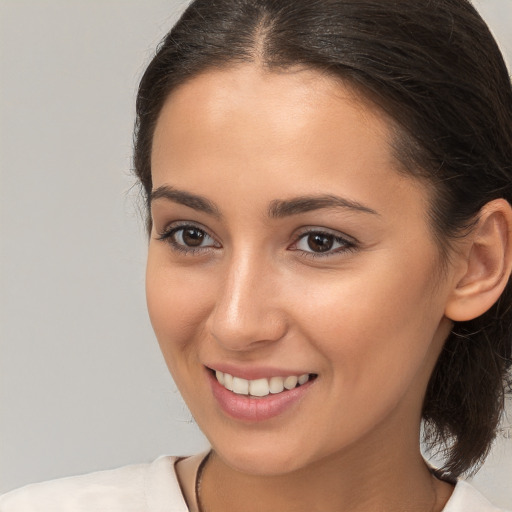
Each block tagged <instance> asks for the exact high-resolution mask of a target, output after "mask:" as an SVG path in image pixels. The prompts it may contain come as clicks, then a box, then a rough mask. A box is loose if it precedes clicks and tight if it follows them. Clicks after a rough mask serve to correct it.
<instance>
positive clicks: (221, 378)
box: [215, 370, 224, 386]
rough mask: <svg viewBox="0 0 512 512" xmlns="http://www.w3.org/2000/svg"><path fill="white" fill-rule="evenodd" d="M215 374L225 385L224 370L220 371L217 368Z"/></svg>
mask: <svg viewBox="0 0 512 512" xmlns="http://www.w3.org/2000/svg"><path fill="white" fill-rule="evenodd" d="M215 376H216V377H217V380H218V381H219V382H220V383H221V384H222V385H223V386H224V374H223V373H222V372H219V370H217V371H216V372H215Z"/></svg>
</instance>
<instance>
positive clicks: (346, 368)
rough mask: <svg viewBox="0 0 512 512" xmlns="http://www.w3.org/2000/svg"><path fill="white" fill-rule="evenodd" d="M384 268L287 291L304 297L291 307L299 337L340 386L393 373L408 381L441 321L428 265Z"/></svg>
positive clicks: (307, 283)
mask: <svg viewBox="0 0 512 512" xmlns="http://www.w3.org/2000/svg"><path fill="white" fill-rule="evenodd" d="M401 263H403V264H401ZM382 266H383V267H385V272H384V269H382V268H380V265H378V264H374V265H372V266H371V268H370V267H365V271H364V272H358V271H356V270H354V271H348V272H346V273H344V274H339V275H338V276H337V275H336V274H333V275H331V276H328V278H326V279H324V280H323V281H318V280H316V281H312V280H307V279H304V280H303V281H302V286H301V287H300V288H299V290H297V289H296V288H295V289H294V290H290V292H289V297H290V298H291V297H292V296H295V297H297V296H300V297H308V300H307V301H300V302H296V304H295V305H294V306H293V309H294V310H295V312H296V313H297V312H298V313H299V315H297V316H296V318H299V319H300V326H301V329H302V333H303V334H304V336H306V337H307V338H308V339H309V340H310V341H311V343H313V344H315V345H316V348H317V350H318V351H319V352H321V353H323V355H324V357H325V360H327V361H329V362H330V364H331V366H332V367H333V369H334V366H336V368H335V370H336V371H335V372H333V378H334V379H338V378H341V379H343V381H344V383H347V382H351V383H352V384H353V385H356V383H361V382H362V381H363V380H365V379H367V380H368V382H370V381H373V380H379V379H389V378H390V375H394V374H397V375H400V376H401V377H400V378H405V379H406V378H412V375H413V373H414V372H415V371H417V370H418V367H419V366H420V365H422V364H423V362H424V360H425V356H426V355H427V353H428V352H429V350H430V348H431V345H432V340H433V338H434V336H435V333H436V329H437V328H438V326H439V322H440V321H441V319H442V317H443V301H442V297H440V296H439V297H438V296H435V297H434V296H433V294H432V275H433V273H431V272H428V266H427V268H425V267H426V266H425V265H423V266H422V265H411V263H410V262H409V264H408V265H406V264H405V262H399V261H398V262H397V263H395V264H391V263H390V262H385V261H384V262H383V264H382ZM404 272H406V273H404ZM406 276H407V277H406ZM312 283H314V284H313V285H312ZM295 300H296V299H295ZM370 377H372V378H370Z"/></svg>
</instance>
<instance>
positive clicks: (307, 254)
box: [147, 65, 450, 474]
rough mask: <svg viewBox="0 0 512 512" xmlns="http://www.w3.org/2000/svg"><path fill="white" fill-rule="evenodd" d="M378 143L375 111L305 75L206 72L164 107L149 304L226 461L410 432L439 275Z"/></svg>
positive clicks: (433, 347) (380, 122)
mask: <svg viewBox="0 0 512 512" xmlns="http://www.w3.org/2000/svg"><path fill="white" fill-rule="evenodd" d="M390 142H391V136H390V125H389V122H388V120H387V119H386V118H385V116H384V115H383V114H382V113H380V112H379V111H378V110H377V109H376V108H375V107H373V106H371V105H370V104H369V103H368V102H365V101H363V100H362V99H361V98H359V97H358V96H357V95H356V94H355V93H354V92H352V91H351V90H349V89H348V88H345V87H344V86H342V85H340V83H338V82H335V81H334V80H332V79H331V78H327V77H324V76H322V75H320V74H318V73H317V72H314V71H307V70H288V71H285V72H279V73H277V72H265V71H262V70H260V69H259V68H258V67H257V66H251V65H244V66H240V67H235V68H231V69H226V70H215V71H211V72H207V73H204V74H202V75H200V76H198V77H196V78H194V79H192V80H191V81H189V82H188V83H186V84H185V85H182V86H181V87H180V88H179V89H177V90H176V91H174V92H173V94H172V96H171V97H170V98H169V99H168V101H167V102H166V104H165V105H164V108H163V110H162V112H161V115H160V117H159V120H158V123H157V127H156V131H155V135H154V144H153V153H152V172H153V187H154V188H153V198H152V212H151V213H152V219H153V230H152V233H151V240H150V244H149V257H148V266H147V300H148V307H149V312H150V317H151V321H152V324H153V327H154V330H155V332H156V335H157V338H158V341H159V343H160V346H161V349H162V352H163V354H164V357H165V359H166V362H167V365H168V367H169V369H170V371H171V373H172V375H173V377H174V379H175V381H176V383H177V385H178V387H179V389H180V391H181V393H182V395H183V397H184V399H185V401H186V402H187V404H188V406H189V408H190V410H191V412H192V414H193V416H194V418H195V419H196V421H197V423H198V424H199V426H200V428H201V429H202V430H203V432H204V433H205V434H206V436H207V437H208V438H209V440H210V442H211V443H212V446H213V447H214V449H215V450H216V452H217V453H218V454H219V456H220V457H221V458H222V459H223V460H224V461H225V462H226V463H227V464H229V465H231V466H232V467H234V468H236V469H239V470H241V471H247V472H253V473H259V474H276V473H284V472H287V471H291V470H294V469H300V468H303V467H307V466H308V465H311V464H314V463H316V462H318V461H321V460H324V459H326V458H333V457H349V456H350V454H351V453H358V452H359V455H360V452H361V450H363V449H366V450H367V451H368V452H371V453H374V454H378V453H379V452H381V451H382V446H383V445H384V446H389V445H390V444H392V443H393V442H396V443H397V444H400V443H404V440H406V439H409V438H410V439H412V440H413V442H414V443H415V444H416V445H417V443H418V441H417V440H418V428H419V421H420V416H421V403H422V399H423V395H424V392H425V388H426V385H427V382H428V378H429V375H430V374H431V371H432V368H433V366H434V364H435V361H436V358H437V356H438V353H439V351H440V349H441V346H442V343H443V341H444V339H445V338H446V336H447V334H448V332H449V328H450V325H449V321H448V320H447V319H445V317H444V310H445V305H446V301H447V297H448V296H449V293H450V288H449V283H450V275H449V273H450V271H449V270H448V275H444V277H443V279H441V278H440V276H439V250H438V247H436V244H435V242H434V239H433V236H432V232H431V228H430V226H429V224H428V217H427V208H428V200H429V197H428V196H429V194H428V190H427V189H426V188H425V187H424V186H423V185H422V184H421V183H419V182H418V181H416V180H414V179H412V178H408V177H406V176H404V175H403V174H400V173H399V172H397V168H398V164H397V162H396V161H395V159H394V157H393V152H392V149H391V146H390ZM216 372H217V376H218V379H217V377H216ZM219 380H220V382H219ZM288 388H290V389H288ZM383 439H386V443H381V441H382V440H383ZM363 447H366V448H363ZM369 447H371V449H370V448H369ZM380 455H382V453H380Z"/></svg>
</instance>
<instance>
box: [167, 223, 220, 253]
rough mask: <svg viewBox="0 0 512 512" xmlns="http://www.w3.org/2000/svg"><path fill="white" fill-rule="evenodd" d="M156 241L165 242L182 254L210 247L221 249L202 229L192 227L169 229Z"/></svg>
mask: <svg viewBox="0 0 512 512" xmlns="http://www.w3.org/2000/svg"><path fill="white" fill-rule="evenodd" d="M158 239H159V240H162V241H166V242H167V243H168V244H169V245H170V246H171V247H172V248H173V249H176V250H179V251H182V252H195V251H202V250H203V249H204V250H206V249H209V248H212V247H214V248H220V247H221V246H220V244H219V243H218V242H216V241H215V239H214V238H212V237H211V236H210V235H209V234H208V233H207V232H206V231H205V230H204V229H201V228H199V227H197V226H193V225H189V226H187V225H185V226H178V227H174V228H171V229H169V230H168V231H166V232H164V233H162V234H161V235H160V236H159V237H158Z"/></svg>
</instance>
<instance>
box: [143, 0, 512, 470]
mask: <svg viewBox="0 0 512 512" xmlns="http://www.w3.org/2000/svg"><path fill="white" fill-rule="evenodd" d="M242 62H255V63H257V64H258V65H261V66H264V67H265V68H267V69H270V70H271V69H277V68H287V67H290V66H296V65H301V66H305V67H308V68H311V69H317V70H319V71H321V72H323V73H328V74H330V75H332V76H335V77H339V78H341V79H342V80H343V81H344V82H345V83H349V84H351V85H352V86H354V87H355V88H356V89H357V90H359V91H360V92H362V93H363V95H365V96H367V97H368V98H370V99H371V100H372V101H373V102H374V103H376V104H377V105H378V106H379V107H380V108H382V109H384V110H385V111H386V112H387V113H388V115H389V116H390V118H391V119H392V120H393V122H394V123H395V125H396V126H397V127H398V128H397V133H398V136H397V138H396V144H395V146H396V152H397V156H398V158H399V159H400V161H401V162H402V163H403V164H404V165H403V167H405V169H406V172H409V173H412V174H413V175H415V176H418V177H421V178H422V179H426V180H428V181H429V182H430V183H431V185H432V188H433V190H434V191H435V198H434V199H433V201H432V204H431V209H430V216H431V219H432V226H433V229H434V231H435V233H436V236H437V240H438V245H439V247H440V249H441V253H442V254H445V255H446V254H447V253H448V251H447V248H449V247H450V240H451V239H453V237H456V236H460V235H461V233H463V232H464V231H465V230H466V229H467V228H468V227H469V226H471V225H472V223H473V222H474V221H475V218H476V217H477V215H478V212H479V210H480V209H481V208H482V206H483V205H485V204H486V203H487V202H488V201H491V200H493V199H496V198H505V199H507V200H508V201H509V202H512V90H511V84H510V78H509V76H508V72H507V69H506V66H505V64H504V62H503V58H502V56H501V54H500V51H499V49H498V47H497V45H496V43H495V41H494V39H493V37H492V35H491V34H490V32H489V29H488V28H487V26H486V24H485V23H484V22H483V20H482V19H481V18H480V16H479V15H478V13H477V12H476V10H475V9H474V8H473V7H472V5H471V4H470V3H469V2H468V1H467V0H351V1H350V0H196V1H194V2H192V4H190V6H189V7H188V9H187V10H186V11H185V13H184V14H183V15H182V17H181V19H180V20H179V21H178V23H177V24H176V25H175V26H174V28H173V29H172V30H171V32H169V34H168V35H167V36H166V37H165V39H164V40H163V41H162V43H161V44H160V46H159V47H158V50H157V52H156V55H155V57H154V58H153V60H152V61H151V63H150V64H149V66H148V68H147V70H146V72H145V73H144V76H143V78H142V80H141V83H140V88H139V92H138V97H137V121H136V127H135V154H134V166H135V172H136V175H137V177H138V178H139V180H140V182H141V184H142V187H143V190H144V193H145V196H146V199H148V198H149V194H150V192H151V188H152V182H151V158H150V157H151V145H152V138H153V131H154V127H155V124H156V121H157V119H158V116H159V113H160V111H161V109H162V106H163V103H164V101H165V100H166V99H167V97H168V96H169V94H170V93H171V92H172V91H173V90H174V89H175V88H176V87H177V86H178V85H180V84H183V83H184V82H185V81H187V80H189V79H190V78H192V77H194V76H196V75H197V74H198V73H200V72H203V71H205V70H207V69H211V68H215V67H226V66H232V65H236V64H237V63H242ZM148 225H150V219H149V216H148ZM511 293H512V292H511V286H510V283H509V284H508V285H507V288H506V290H505V291H504V293H503V295H502V296H501V298H500V299H499V301H498V302H497V303H496V304H495V305H494V306H493V307H492V308H491V309H490V310H489V311H488V312H487V313H485V314H484V315H482V316H481V317H479V318H477V319H475V320H472V321H469V322H460V323H456V325H455V326H454V329H453V331H452V333H451V334H450V336H449V337H448V339H447V340H446V343H445V346H444V349H443V351H442V353H441V355H440V357H439V360H438V363H437V366H436V367H435V369H434V372H433V374H432V377H431V379H430V383H429V386H428V389H427V393H426V397H425V401H424V405H423V418H424V420H425V423H424V426H425V429H424V432H425V437H426V441H427V443H428V444H430V445H431V446H434V447H436V446H437V447H439V446H443V447H444V448H445V455H446V463H445V466H444V467H443V469H442V471H443V474H444V475H445V477H455V476H458V475H460V474H461V473H464V472H470V471H472V470H475V468H477V467H478V465H479V463H481V462H482V461H483V459H484V458H485V456H486V455H487V453H488V450H489V448H490V445H491V443H492V441H493V439H494V437H495V435H496V429H497V426H498V424H499V420H500V417H501V414H502V411H503V404H504V390H505V384H507V382H508V384H510V382H509V381H507V375H508V373H507V372H508V371H509V369H510V365H511V350H512V338H511V332H512V308H511V305H512V302H511V301H512V295H511Z"/></svg>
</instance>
